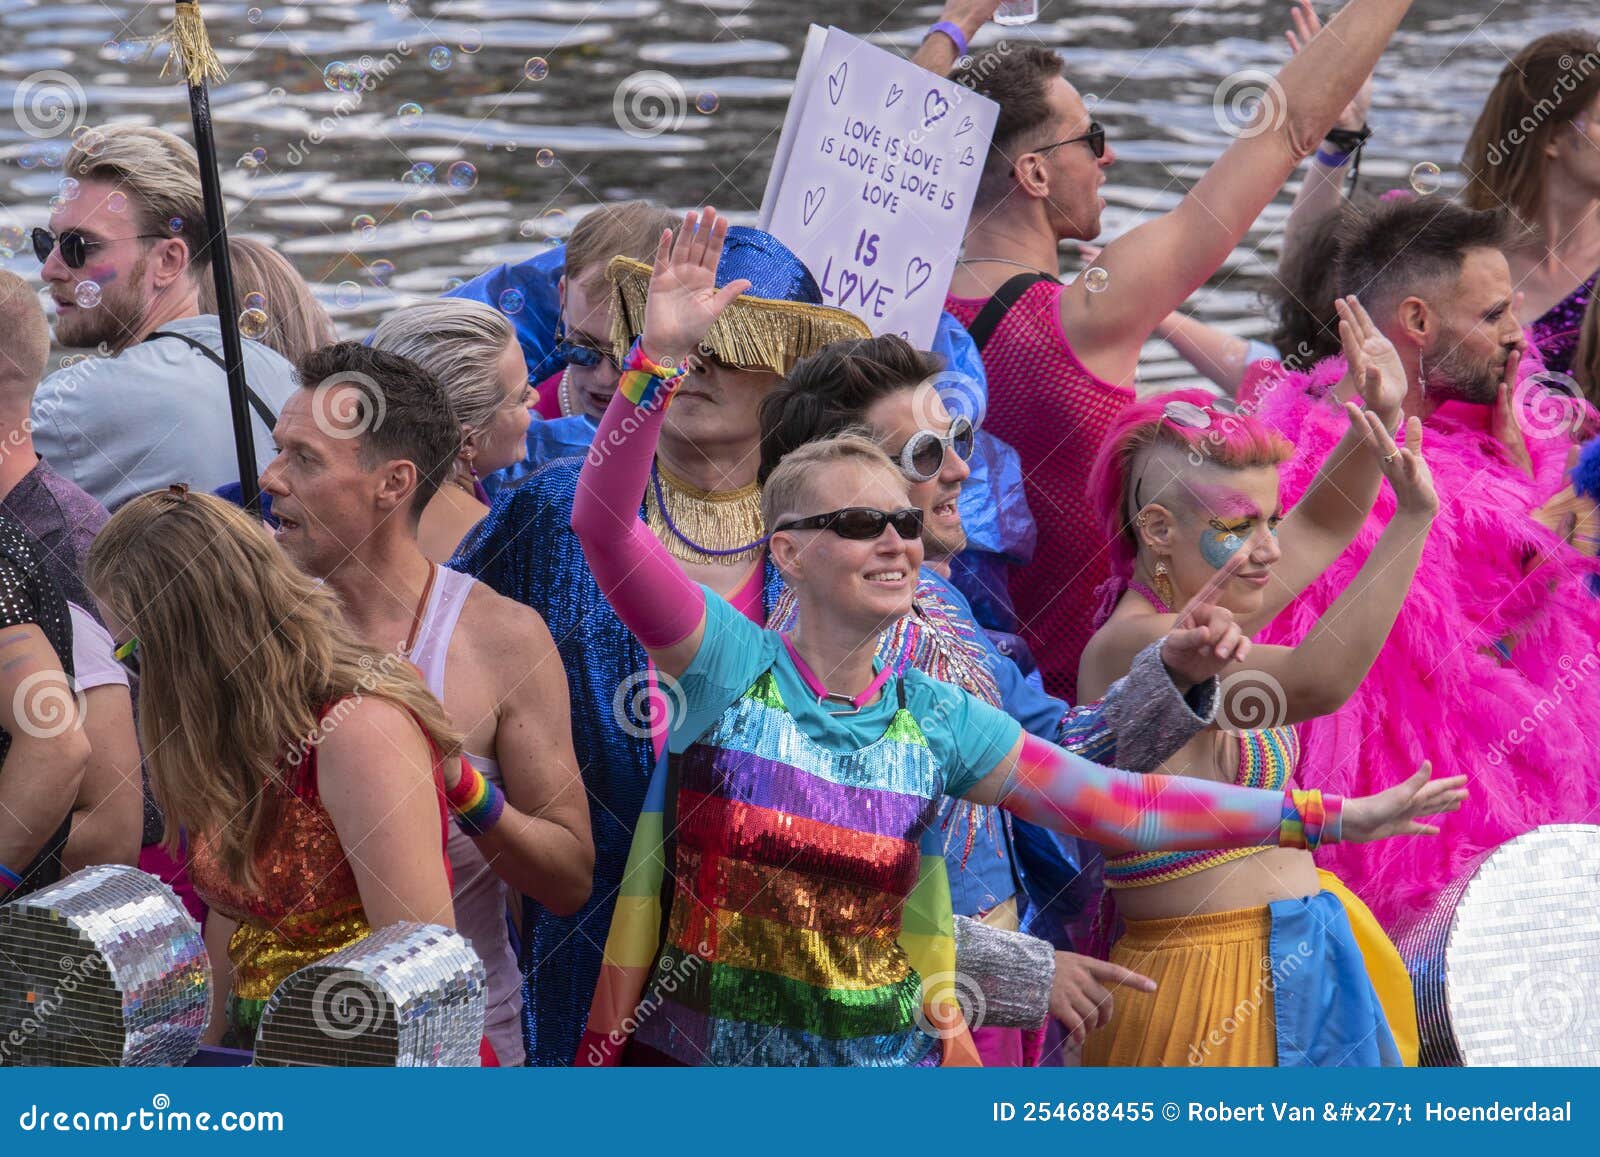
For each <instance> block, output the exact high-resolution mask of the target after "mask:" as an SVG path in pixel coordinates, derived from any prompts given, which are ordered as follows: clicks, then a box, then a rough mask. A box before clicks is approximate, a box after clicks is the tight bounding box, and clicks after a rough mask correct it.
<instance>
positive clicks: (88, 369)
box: [32, 124, 294, 508]
mask: <svg viewBox="0 0 1600 1157" xmlns="http://www.w3.org/2000/svg"><path fill="white" fill-rule="evenodd" d="M63 172H64V174H65V178H64V179H63V181H62V189H61V194H60V197H59V198H58V199H57V201H56V202H54V204H55V208H54V209H53V210H52V211H51V214H50V220H49V223H48V225H47V226H40V227H38V228H36V229H34V231H33V235H32V240H33V249H34V255H35V256H36V257H37V258H38V259H39V262H40V265H41V268H40V276H41V277H42V278H43V279H44V283H45V288H46V289H47V290H48V292H49V294H50V297H51V299H52V300H53V301H54V303H55V309H56V318H55V337H56V342H57V343H58V344H59V345H61V346H64V347H67V348H69V349H74V350H83V351H86V352H89V355H90V356H89V357H88V358H86V359H85V360H82V361H78V362H76V363H75V364H72V365H69V366H65V367H64V368H62V369H60V370H58V371H57V372H55V373H54V374H51V375H50V376H49V377H48V378H46V379H45V380H44V381H43V382H42V383H40V386H39V392H38V395H37V397H36V398H35V400H34V407H33V425H34V429H33V439H34V444H35V446H36V447H37V449H38V451H39V453H40V454H41V455H42V456H43V457H44V458H45V459H46V460H47V461H48V462H49V463H50V465H51V466H52V467H53V468H54V469H56V470H57V471H58V472H60V473H61V474H63V475H65V476H66V477H67V478H69V479H71V480H72V481H73V482H75V483H77V484H78V485H79V486H81V487H82V488H83V489H84V490H87V491H88V492H89V493H90V494H92V495H93V496H94V497H95V498H96V499H98V500H99V501H100V502H101V503H103V504H104V505H106V506H107V507H111V508H115V507H116V506H118V505H120V504H121V503H123V502H125V501H127V500H128V499H129V498H131V497H133V496H134V495H136V494H139V493H142V492H144V491H146V490H152V489H157V488H159V487H162V486H166V485H168V484H169V483H172V482H185V483H188V484H189V485H191V486H193V487H195V488H196V489H203V490H214V489H216V488H217V487H219V486H221V485H223V484H224V483H227V482H237V481H238V480H239V479H238V466H237V464H236V460H235V457H234V440H233V424H232V419H231V417H230V413H229V406H228V387H227V372H226V369H225V367H224V363H223V360H222V356H221V350H222V333H221V325H220V322H219V320H218V318H217V317H216V316H215V315H212V314H205V313H203V312H202V310H201V307H200V283H201V279H202V278H204V277H207V276H209V275H210V272H209V268H208V267H209V264H210V258H209V255H208V254H207V253H206V252H205V243H206V236H207V230H206V221H205V210H204V203H203V200H202V197H201V192H200V174H199V168H198V166H197V163H196V161H195V154H194V150H193V149H192V148H191V147H190V146H189V145H188V144H186V143H184V142H183V141H181V140H179V139H178V138H177V137H174V136H172V135H171V134H170V133H165V132H162V131H161V130H159V129H153V128H147V127H144V126H141V125H115V124H114V125H104V126H101V127H99V128H91V129H89V130H87V131H86V132H84V133H82V134H80V135H78V136H77V137H76V138H75V140H74V144H73V148H72V150H71V151H70V152H69V153H68V154H67V159H66V165H65V168H64V170H63ZM283 305H284V303H273V302H272V301H270V300H269V301H268V302H267V303H266V309H267V312H268V314H269V316H270V315H271V313H272V311H273V310H274V308H282V307H283ZM229 308H231V305H230V306H229ZM244 370H245V378H246V380H247V382H248V384H249V386H250V388H251V397H250V404H251V410H252V411H253V413H252V416H251V422H252V429H253V431H254V434H255V438H256V457H257V458H258V459H259V460H261V461H265V460H266V459H267V458H270V457H271V456H272V455H271V451H272V442H271V433H272V426H273V422H274V421H275V420H276V417H275V416H276V413H277V409H278V407H279V405H281V404H282V402H283V401H284V400H285V399H286V398H287V397H288V396H289V393H290V391H291V390H292V389H293V388H294V379H293V370H292V368H291V367H290V365H289V363H288V362H287V361H286V360H285V359H284V358H282V357H281V356H279V355H278V354H277V353H275V352H274V351H273V350H271V349H269V348H268V347H267V346H265V345H262V344H260V343H258V342H253V341H246V342H245V343H244Z"/></svg>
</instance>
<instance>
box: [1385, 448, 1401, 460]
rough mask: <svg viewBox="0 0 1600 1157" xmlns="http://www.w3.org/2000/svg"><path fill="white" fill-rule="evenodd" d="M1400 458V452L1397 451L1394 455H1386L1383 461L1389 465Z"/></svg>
mask: <svg viewBox="0 0 1600 1157" xmlns="http://www.w3.org/2000/svg"><path fill="white" fill-rule="evenodd" d="M1398 457H1400V451H1398V450H1396V451H1395V452H1394V453H1393V454H1385V455H1384V456H1383V460H1384V462H1385V463H1389V462H1393V461H1394V460H1395V459H1396V458H1398Z"/></svg>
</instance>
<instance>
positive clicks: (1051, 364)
mask: <svg viewBox="0 0 1600 1157" xmlns="http://www.w3.org/2000/svg"><path fill="white" fill-rule="evenodd" d="M1061 290H1062V286H1061V285H1060V284H1059V283H1057V282H1052V281H1040V282H1038V283H1036V284H1034V285H1032V286H1029V287H1028V290H1027V291H1026V292H1025V293H1023V295H1022V296H1021V297H1020V298H1018V299H1017V303H1016V304H1015V305H1014V306H1012V307H1011V309H1010V310H1008V311H1007V312H1006V315H1005V317H1003V318H1002V319H1001V320H1000V324H999V325H998V326H996V327H995V331H994V333H993V335H992V336H991V337H990V338H989V341H988V343H987V344H986V345H985V346H984V349H983V367H984V371H985V373H986V374H987V375H988V378H989V410H988V415H987V417H986V418H985V419H984V429H986V430H988V431H989V432H990V433H991V434H994V435H995V436H996V437H997V438H1002V439H1004V440H1005V441H1006V442H1009V443H1010V444H1011V445H1012V446H1013V447H1015V448H1016V451H1017V454H1018V455H1019V456H1020V457H1021V459H1022V476H1023V485H1024V488H1025V490H1026V493H1027V495H1028V505H1029V507H1030V508H1031V509H1032V511H1033V517H1034V519H1035V521H1036V522H1037V523H1038V526H1039V545H1038V547H1037V548H1036V549H1035V551H1034V555H1033V562H1032V563H1031V564H1030V565H1028V566H1026V567H1018V568H1016V569H1014V570H1013V571H1012V572H1011V598H1012V601H1013V602H1014V603H1015V604H1016V608H1017V615H1018V616H1019V617H1020V618H1021V620H1022V633H1023V635H1024V636H1026V638H1027V640H1028V644H1029V646H1031V647H1032V649H1033V654H1034V657H1035V658H1036V659H1037V660H1038V663H1039V669H1040V673H1041V674H1042V675H1043V676H1044V685H1045V689H1046V690H1047V691H1049V692H1050V694H1052V695H1054V696H1056V697H1057V698H1059V699H1065V700H1066V701H1067V702H1069V703H1076V702H1077V700H1078V695H1077V685H1078V657H1079V656H1080V655H1081V654H1082V653H1083V648H1084V647H1085V646H1086V645H1087V644H1088V642H1089V637H1090V636H1091V635H1092V634H1094V611H1095V598H1094V590H1095V587H1097V586H1099V585H1100V584H1101V583H1102V582H1104V581H1105V580H1106V579H1107V578H1109V577H1110V576H1111V565H1110V560H1109V556H1108V553H1107V549H1106V545H1107V544H1106V542H1105V536H1104V532H1103V531H1102V529H1101V527H1100V525H1099V521H1098V519H1097V518H1096V517H1095V512H1094V508H1093V506H1092V505H1091V504H1090V502H1089V500H1088V499H1087V497H1085V496H1086V495H1087V494H1088V492H1089V467H1090V466H1091V465H1092V464H1093V462H1094V456H1095V453H1096V452H1097V451H1098V450H1099V449H1100V445H1101V443H1102V442H1104V441H1105V438H1106V434H1107V432H1108V430H1109V429H1110V426H1111V422H1112V419H1114V418H1115V417H1116V416H1117V414H1118V413H1119V412H1121V410H1122V408H1123V407H1124V406H1126V405H1128V404H1129V403H1130V402H1132V401H1133V400H1134V393H1133V391H1132V390H1130V389H1126V388H1124V387H1122V386H1115V385H1112V384H1111V383H1110V382H1107V381H1104V380H1102V379H1100V378H1098V377H1096V376H1095V375H1094V374H1092V373H1090V372H1089V371H1088V370H1087V369H1085V368H1084V366H1083V363H1082V362H1080V361H1079V360H1078V359H1077V357H1076V355H1074V354H1073V352H1072V345H1071V343H1070V342H1068V341H1067V335H1066V332H1065V331H1064V330H1063V329H1062V328H1061ZM984 300H985V299H984V298H976V297H953V296H952V297H947V298H945V303H944V304H945V308H946V309H947V310H949V311H950V312H951V313H952V314H954V315H955V317H956V320H958V321H959V322H961V324H963V325H968V326H970V325H971V324H972V322H973V320H974V319H975V318H976V317H977V316H978V311H979V310H981V309H982V308H983V304H984Z"/></svg>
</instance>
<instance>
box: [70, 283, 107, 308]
mask: <svg viewBox="0 0 1600 1157" xmlns="http://www.w3.org/2000/svg"><path fill="white" fill-rule="evenodd" d="M72 300H73V301H76V302H77V303H78V304H79V305H80V306H82V307H83V308H84V309H93V308H94V307H95V306H97V305H99V304H100V283H99V282H98V281H80V282H78V287H77V288H76V289H74V290H73V291H72Z"/></svg>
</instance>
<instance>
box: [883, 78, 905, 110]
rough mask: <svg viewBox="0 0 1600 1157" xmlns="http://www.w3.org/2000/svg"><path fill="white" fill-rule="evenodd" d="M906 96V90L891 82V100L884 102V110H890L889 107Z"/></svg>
mask: <svg viewBox="0 0 1600 1157" xmlns="http://www.w3.org/2000/svg"><path fill="white" fill-rule="evenodd" d="M905 94H906V90H905V89H903V88H901V87H900V86H899V85H898V84H896V83H895V82H894V81H892V80H891V81H890V82H889V99H888V100H886V101H884V102H883V107H884V108H888V107H889V106H891V105H892V104H894V102H895V101H897V100H899V99H900V98H901V97H903V96H905Z"/></svg>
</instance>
